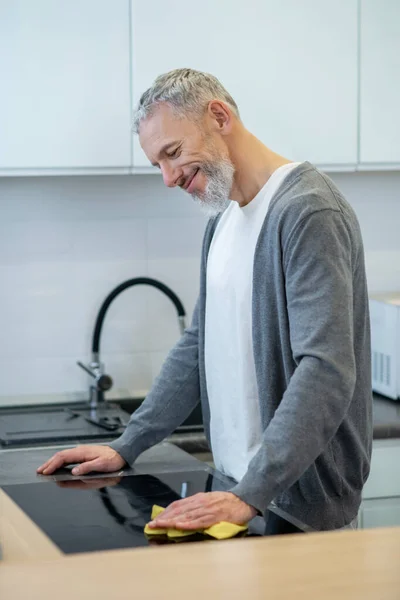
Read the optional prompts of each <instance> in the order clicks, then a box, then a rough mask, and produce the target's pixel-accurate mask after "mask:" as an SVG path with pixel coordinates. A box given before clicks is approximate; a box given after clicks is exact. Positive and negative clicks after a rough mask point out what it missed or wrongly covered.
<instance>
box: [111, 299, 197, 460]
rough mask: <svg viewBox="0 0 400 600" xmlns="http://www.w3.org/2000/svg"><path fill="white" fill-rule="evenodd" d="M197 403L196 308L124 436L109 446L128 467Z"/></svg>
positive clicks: (172, 428) (173, 428)
mask: <svg viewBox="0 0 400 600" xmlns="http://www.w3.org/2000/svg"><path fill="white" fill-rule="evenodd" d="M199 400H200V383H199V369H198V307H197V306H196V308H195V312H194V315H193V320H192V324H191V327H190V328H189V329H187V330H186V331H185V333H184V334H183V336H182V337H181V339H180V340H179V341H178V343H177V344H176V346H175V347H174V348H173V349H172V350H171V352H170V353H169V355H168V357H167V359H166V361H165V363H164V365H163V367H162V369H161V372H160V374H159V376H158V377H157V379H156V380H155V382H154V385H153V387H152V389H151V391H150V393H149V394H148V396H147V398H146V399H145V400H144V402H143V404H142V405H141V406H140V408H139V409H138V410H137V411H136V412H135V413H134V414H133V415H132V417H131V419H130V421H129V423H128V426H127V428H126V430H125V431H124V433H123V434H122V435H121V436H120V437H119V438H118V439H116V440H114V441H113V442H111V443H110V444H109V446H111V448H113V449H114V450H116V451H117V452H118V453H119V454H120V455H121V456H122V458H124V459H125V460H126V462H127V463H128V464H132V463H133V462H134V461H135V460H136V458H137V457H138V456H139V455H140V454H141V453H142V452H144V451H145V450H147V449H148V448H150V447H151V446H154V445H155V444H157V443H159V442H161V441H162V440H163V439H165V438H166V437H167V436H168V435H170V434H171V433H172V432H173V431H174V430H175V429H176V428H177V427H178V426H179V425H180V424H181V423H182V422H183V421H184V420H185V419H186V418H187V417H188V416H189V415H190V413H191V412H192V410H193V409H194V408H195V406H196V404H197V403H198V402H199Z"/></svg>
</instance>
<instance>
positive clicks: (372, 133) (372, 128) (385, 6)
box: [360, 0, 400, 166]
mask: <svg viewBox="0 0 400 600" xmlns="http://www.w3.org/2000/svg"><path fill="white" fill-rule="evenodd" d="M360 84H361V85H360V96H361V106H360V109H361V112H360V128H361V131H360V142H361V143H360V162H361V163H364V164H366V166H367V165H368V163H375V164H376V163H400V116H399V112H400V2H399V0H361V73H360Z"/></svg>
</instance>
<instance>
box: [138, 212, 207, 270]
mask: <svg viewBox="0 0 400 600" xmlns="http://www.w3.org/2000/svg"><path fill="white" fill-rule="evenodd" d="M205 226H206V220H205V219H204V218H203V217H196V218H190V217H184V218H173V219H172V218H169V219H167V218H162V219H161V218H160V219H149V221H148V258H149V260H155V259H165V258H182V257H185V258H196V257H198V256H199V255H200V252H201V246H202V241H203V235H204V229H205Z"/></svg>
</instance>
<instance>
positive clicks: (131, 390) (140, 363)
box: [104, 353, 152, 398]
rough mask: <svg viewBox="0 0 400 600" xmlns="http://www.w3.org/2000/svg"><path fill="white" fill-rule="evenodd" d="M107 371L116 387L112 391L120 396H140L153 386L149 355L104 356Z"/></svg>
mask: <svg viewBox="0 0 400 600" xmlns="http://www.w3.org/2000/svg"><path fill="white" fill-rule="evenodd" d="M104 363H105V367H106V371H107V373H108V374H109V375H111V377H112V379H113V381H114V385H113V388H112V390H110V394H109V396H110V398H111V397H112V392H117V393H118V394H119V395H120V396H121V395H122V396H124V395H126V396H127V397H132V396H140V395H141V394H142V392H143V391H144V390H145V391H147V390H149V389H150V387H151V384H152V376H151V363H150V356H149V354H147V353H136V354H119V355H117V354H113V355H108V354H105V355H104Z"/></svg>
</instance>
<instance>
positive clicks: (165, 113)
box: [139, 104, 234, 215]
mask: <svg viewBox="0 0 400 600" xmlns="http://www.w3.org/2000/svg"><path fill="white" fill-rule="evenodd" d="M139 139H140V144H141V146H142V148H143V150H144V152H145V153H146V156H147V157H148V159H149V160H150V162H151V163H152V164H153V165H154V166H157V167H159V168H160V169H161V172H162V176H163V179H164V183H165V185H167V186H168V187H175V186H179V187H181V188H182V189H184V190H185V191H186V192H188V193H189V194H190V195H191V196H192V197H193V199H194V200H196V201H197V202H198V203H199V204H200V205H201V207H202V208H203V209H204V211H205V212H206V213H208V214H209V215H210V214H216V213H219V212H221V211H222V210H224V209H225V208H226V206H227V204H228V201H229V194H230V192H231V188H232V184H233V176H234V167H233V165H232V163H231V161H230V160H229V155H228V152H227V149H226V146H225V144H224V142H223V141H222V140H221V138H220V136H218V135H217V134H216V133H215V132H213V130H212V127H207V118H206V117H205V119H204V123H202V124H199V123H198V122H194V121H193V120H190V118H187V117H181V118H177V117H176V115H175V114H174V113H173V111H172V109H171V107H169V106H168V105H166V104H161V105H160V106H158V107H157V109H156V110H155V112H154V114H153V115H151V116H150V117H148V118H147V119H145V120H144V121H142V123H141V124H140V132H139Z"/></svg>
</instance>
